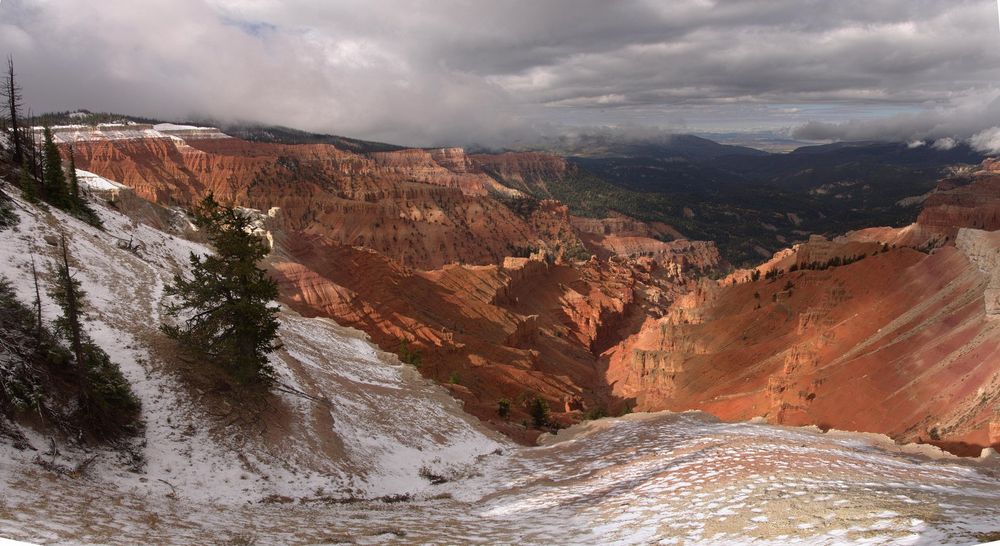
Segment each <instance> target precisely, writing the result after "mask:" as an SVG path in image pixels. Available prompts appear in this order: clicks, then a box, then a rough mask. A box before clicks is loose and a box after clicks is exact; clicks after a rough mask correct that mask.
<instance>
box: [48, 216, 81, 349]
mask: <svg viewBox="0 0 1000 546" xmlns="http://www.w3.org/2000/svg"><path fill="white" fill-rule="evenodd" d="M55 273H56V275H55V278H56V280H55V284H54V285H53V287H52V292H51V295H52V299H54V300H55V301H56V303H57V304H58V305H59V307H60V308H61V309H62V311H63V314H62V316H61V317H59V318H58V319H56V329H57V330H58V331H59V332H61V333H62V334H64V335H65V336H66V339H67V340H68V341H69V342H70V349H71V350H72V351H73V357H74V358H75V359H76V365H77V366H80V367H82V366H83V365H84V364H85V358H84V354H83V330H82V327H81V317H80V315H81V309H82V307H83V305H84V296H85V294H84V292H83V290H82V289H81V287H80V281H78V280H76V279H74V278H73V275H72V274H71V273H70V269H69V249H68V248H67V246H66V236H65V235H63V237H62V255H61V256H60V260H59V265H58V266H57V267H56V270H55Z"/></svg>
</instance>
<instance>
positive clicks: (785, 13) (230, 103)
mask: <svg viewBox="0 0 1000 546" xmlns="http://www.w3.org/2000/svg"><path fill="white" fill-rule="evenodd" d="M994 9H995V6H994V5H993V2H992V1H991V0H882V1H879V2H871V1H870V0H838V1H837V2H830V1H828V0H794V1H793V0H745V1H743V0H741V1H740V2H705V1H703V0H675V1H670V2H659V1H654V0H622V1H621V2H616V3H609V2H606V1H605V0H549V1H546V2H537V1H533V0H511V1H510V2H501V3H483V2H466V1H462V0H437V1H434V2H422V1H417V0H401V1H399V2H371V1H369V0H339V1H336V2H329V1H321V0H287V1H278V0H169V1H168V0H148V1H143V2H135V1H134V0H102V1H101V2H93V1H89V0H30V1H29V0H6V1H4V2H3V3H2V4H0V53H5V52H10V53H13V54H14V56H15V61H16V63H17V65H18V68H19V72H20V73H21V77H22V79H21V81H22V83H23V84H24V87H25V91H26V95H27V96H28V98H29V101H30V103H31V105H32V107H33V108H34V109H35V110H36V111H45V110H64V109H72V108H81V107H82V108H90V109H96V110H113V111H124V112H127V113H135V114H148V115H155V116H159V117H167V118H175V119H184V118H188V117H192V116H214V117H219V118H230V119H243V120H254V121H261V122H267V123H280V124H284V125H291V126H297V127H301V128H304V129H309V130H315V131H324V132H335V133H340V134H347V135H351V136H357V137H362V138H373V139H380V140H389V141H396V142H402V143H407V144H417V145H432V144H442V143H449V142H457V143H462V142H469V141H483V142H502V141H504V140H507V139H511V138H516V137H519V136H524V135H526V134H531V133H532V132H533V131H534V127H535V126H537V125H539V124H541V125H549V126H552V125H559V124H569V125H574V124H576V125H605V124H609V123H610V124H616V123H624V124H631V123H649V124H651V125H676V124H677V123H678V120H683V122H684V123H690V124H691V126H692V127H693V128H697V127H698V126H706V125H711V126H712V127H714V128H719V127H722V126H725V125H726V124H729V125H730V126H735V125H739V124H744V125H755V126H760V125H768V124H769V125H772V126H773V125H774V124H781V123H784V124H785V126H787V125H791V124H793V123H800V122H801V120H803V119H806V120H809V119H811V120H814V121H817V122H827V126H819V125H817V126H812V127H811V128H812V129H815V130H819V131H821V132H823V131H825V132H827V133H830V134H834V133H843V132H844V130H855V129H856V130H858V131H860V130H861V129H860V127H861V126H860V125H845V126H844V127H843V128H841V129H839V130H838V129H835V128H831V127H830V126H829V122H831V121H833V122H842V121H844V120H848V119H853V118H864V119H869V120H870V119H871V118H872V117H873V115H878V114H885V113H886V112H890V111H899V110H900V109H906V110H909V111H911V112H915V111H918V110H923V111H926V112H928V113H931V114H933V113H934V112H937V111H947V110H948V109H955V108H958V107H961V106H962V101H963V100H965V98H966V97H970V96H983V95H985V94H988V92H989V91H990V90H991V87H990V86H992V85H993V82H996V81H998V80H1000V48H998V47H997V40H998V37H997V33H996V28H995V26H994V25H993V20H994V17H993V16H994V12H993V10H994ZM41 36H44V37H45V39H44V40H40V39H33V38H32V37H41ZM754 106H761V108H754ZM913 115H914V116H916V115H917V114H913ZM982 118H983V116H980V123H981V120H982ZM896 121H900V120H895V121H893V122H888V121H887V122H885V123H883V125H882V127H883V129H887V130H890V131H891V130H892V129H893V128H894V124H895V123H896ZM945 121H946V120H942V121H941V122H940V123H941V124H944V125H946V124H947V123H946V122H945ZM985 128H986V127H984V126H980V127H978V128H975V129H976V132H978V131H981V130H983V129H985ZM916 129H919V130H914V131H900V133H909V134H905V135H902V137H901V138H903V139H904V140H909V139H911V138H917V139H931V138H942V137H945V136H952V137H961V138H966V137H968V136H971V134H972V133H969V134H968V135H964V136H962V135H955V134H937V132H936V130H934V128H933V127H931V128H927V127H923V126H920V127H917V128H916ZM921 132H922V133H927V136H921V135H920V134H918V133H921ZM893 137H894V138H898V137H900V135H899V134H896V135H893Z"/></svg>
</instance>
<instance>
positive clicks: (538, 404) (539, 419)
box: [528, 396, 549, 428]
mask: <svg viewBox="0 0 1000 546" xmlns="http://www.w3.org/2000/svg"><path fill="white" fill-rule="evenodd" d="M528 415H530V416H531V423H532V424H533V425H534V426H535V428H542V427H544V426H546V425H548V424H549V403H548V402H546V401H545V400H544V399H542V398H541V397H538V396H536V397H535V398H533V399H532V400H531V402H530V403H529V404H528Z"/></svg>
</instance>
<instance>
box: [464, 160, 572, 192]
mask: <svg viewBox="0 0 1000 546" xmlns="http://www.w3.org/2000/svg"><path fill="white" fill-rule="evenodd" d="M471 160H472V162H473V163H474V164H475V165H476V167H477V168H479V169H480V170H481V171H482V172H485V173H488V174H489V175H490V176H492V177H494V178H496V179H498V180H502V181H503V183H504V184H506V185H507V186H508V187H511V188H514V189H517V190H520V191H522V192H524V193H527V194H531V195H545V196H549V197H551V196H552V194H551V193H550V192H549V189H548V184H547V182H548V181H550V180H556V179H560V178H562V177H563V176H565V175H566V172H567V170H568V168H569V167H568V164H567V163H566V160H565V159H564V158H562V157H560V156H557V155H552V154H545V153H538V152H506V153H501V154H476V155H473V156H471Z"/></svg>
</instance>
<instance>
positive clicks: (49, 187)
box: [43, 127, 70, 209]
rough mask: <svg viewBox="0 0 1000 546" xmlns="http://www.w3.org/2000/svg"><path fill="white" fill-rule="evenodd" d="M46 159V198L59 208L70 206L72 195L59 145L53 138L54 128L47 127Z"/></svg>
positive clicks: (44, 145) (45, 133)
mask: <svg viewBox="0 0 1000 546" xmlns="http://www.w3.org/2000/svg"><path fill="white" fill-rule="evenodd" d="M44 135H45V137H44V138H45V143H44V144H43V147H44V157H45V159H44V161H45V169H44V176H45V199H46V200H47V201H48V202H49V203H52V205H54V206H56V207H58V208H62V209H65V208H69V205H70V197H69V191H68V190H67V188H66V174H65V173H64V172H63V165H62V156H61V155H59V147H57V146H56V143H55V142H54V141H53V140H52V130H51V129H49V128H48V127H45V131H44Z"/></svg>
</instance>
